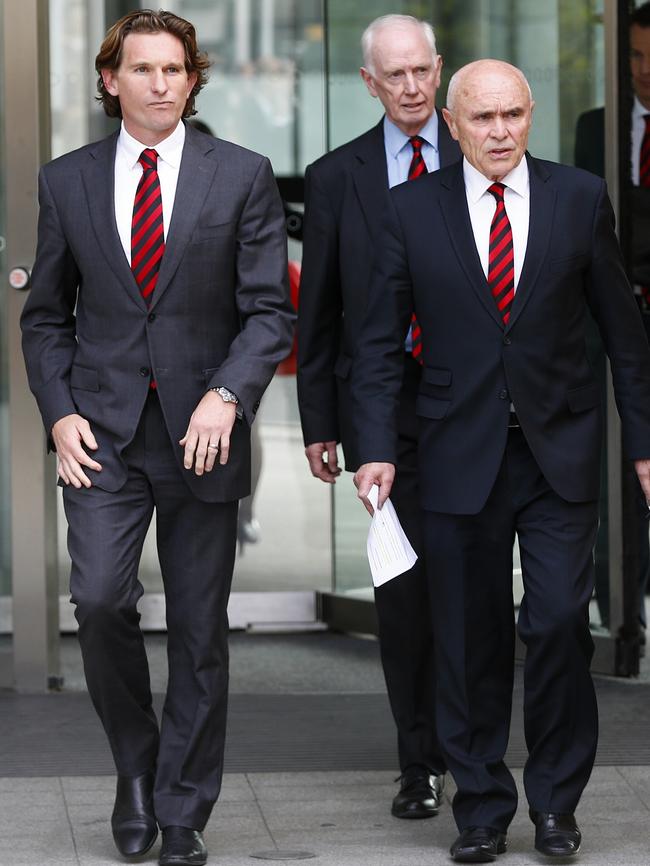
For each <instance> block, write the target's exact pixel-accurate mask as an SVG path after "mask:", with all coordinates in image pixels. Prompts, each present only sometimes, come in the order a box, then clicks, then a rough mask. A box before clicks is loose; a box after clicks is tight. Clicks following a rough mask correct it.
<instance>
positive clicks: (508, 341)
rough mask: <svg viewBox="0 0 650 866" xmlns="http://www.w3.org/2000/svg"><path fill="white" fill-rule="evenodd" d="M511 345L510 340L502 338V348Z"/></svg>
mask: <svg viewBox="0 0 650 866" xmlns="http://www.w3.org/2000/svg"><path fill="white" fill-rule="evenodd" d="M511 343H512V340H511V339H510V337H504V338H503V345H504V346H509V345H510V344H511Z"/></svg>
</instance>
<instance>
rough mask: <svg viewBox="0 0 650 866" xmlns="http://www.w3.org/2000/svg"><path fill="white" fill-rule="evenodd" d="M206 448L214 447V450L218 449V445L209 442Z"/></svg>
mask: <svg viewBox="0 0 650 866" xmlns="http://www.w3.org/2000/svg"><path fill="white" fill-rule="evenodd" d="M208 448H214V449H215V450H216V451H218V450H219V446H218V445H213V444H212V442H210V443H209V445H208Z"/></svg>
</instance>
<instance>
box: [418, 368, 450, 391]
mask: <svg viewBox="0 0 650 866" xmlns="http://www.w3.org/2000/svg"><path fill="white" fill-rule="evenodd" d="M422 381H423V382H426V383H427V385H442V386H443V387H444V386H446V385H451V370H445V369H443V368H441V367H425V368H424V369H423V370H422Z"/></svg>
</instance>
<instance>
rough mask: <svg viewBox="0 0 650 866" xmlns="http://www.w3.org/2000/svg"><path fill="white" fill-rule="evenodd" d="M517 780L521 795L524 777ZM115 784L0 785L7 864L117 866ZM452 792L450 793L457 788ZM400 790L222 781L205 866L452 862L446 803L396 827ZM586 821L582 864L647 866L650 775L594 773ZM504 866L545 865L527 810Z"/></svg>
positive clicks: (312, 779)
mask: <svg viewBox="0 0 650 866" xmlns="http://www.w3.org/2000/svg"><path fill="white" fill-rule="evenodd" d="M516 775H517V778H518V783H519V784H520V787H521V773H520V772H518V773H517V774H516ZM113 784H114V783H113V780H112V779H110V778H108V777H84V778H75V777H65V778H50V779H29V780H26V779H4V780H0V864H2V866H49V864H57V866H100V864H101V866H104V864H113V863H116V862H119V859H120V858H119V856H118V855H117V852H116V851H115V849H114V847H113V842H112V839H111V833H110V824H109V816H110V811H111V808H112V799H113ZM448 787H449V790H448V792H447V794H448V795H450V794H451V793H452V788H453V786H452V785H449V786H448ZM394 789H395V785H394V784H393V782H392V780H391V778H390V775H389V774H387V773H377V772H372V773H316V774H301V773H286V774H285V773H273V774H246V775H243V774H242V775H236V774H232V775H229V776H226V778H225V779H224V785H223V791H222V795H221V798H220V800H219V802H218V804H217V806H216V808H215V810H214V812H213V815H212V818H211V819H210V822H209V824H208V826H207V828H206V832H205V839H206V843H207V845H208V849H209V852H210V858H209V863H210V864H213V866H244V864H251V866H252V864H254V863H255V862H260V863H261V862H263V861H261V860H256V859H251V858H253V857H254V855H256V854H259V853H265V852H271V853H273V852H275V855H276V858H277V856H278V855H279V856H280V857H284V859H281V860H280V861H279V862H299V861H293V860H292V861H289V860H288V859H287V855H288V854H291V853H295V852H305V853H309V854H313V855H315V856H316V859H315V860H314V862H315V863H318V864H320V866H437V864H446V863H449V862H450V859H449V855H448V847H449V844H450V843H451V842H452V841H453V839H454V837H455V827H454V825H453V819H452V815H451V809H450V807H449V803H448V802H447V803H446V805H445V807H444V808H443V810H442V811H441V813H440V815H439V816H438V817H437V818H433V819H430V820H427V821H399V820H397V819H395V818H392V817H391V816H390V814H389V811H388V808H389V804H390V799H391V797H392V795H393V792H394ZM578 819H579V822H580V825H581V827H582V830H583V836H584V843H583V849H582V852H581V854H580V856H579V858H578V860H577V861H576V862H579V863H580V864H581V866H587V864H588V866H615V864H625V866H648V862H650V857H649V855H648V830H647V828H648V824H649V822H650V772H648V769H647V768H635V767H625V768H615V767H606V768H603V767H601V768H597V769H596V771H595V773H594V776H593V778H592V781H591V783H590V785H589V787H588V789H587V792H586V793H585V796H584V798H583V802H582V804H581V807H580V811H579V813H578ZM26 840H27V841H26ZM158 849H159V846H158V844H156V845H155V846H154V848H153V849H152V851H151V853H150V854H149V855H148V856H147V857H145V858H143V859H142V860H141V861H139V862H142V863H155V862H156V858H157V853H158ZM282 852H286V853H284V854H282ZM274 859H275V858H274ZM276 862H278V861H277V860H276ZM302 862H307V861H306V859H305V860H303V861H302ZM499 862H500V863H503V864H504V866H506V864H512V866H528V864H539V863H542V862H545V861H544V858H542V857H540V856H539V855H537V854H536V853H535V852H534V850H533V848H532V825H531V824H530V821H529V820H528V818H527V815H526V809H525V806H523V805H520V808H519V811H518V813H517V815H516V817H515V820H514V822H513V824H512V826H511V831H510V834H509V849H508V852H507V853H506V854H505V855H503V856H502V857H500V858H499Z"/></svg>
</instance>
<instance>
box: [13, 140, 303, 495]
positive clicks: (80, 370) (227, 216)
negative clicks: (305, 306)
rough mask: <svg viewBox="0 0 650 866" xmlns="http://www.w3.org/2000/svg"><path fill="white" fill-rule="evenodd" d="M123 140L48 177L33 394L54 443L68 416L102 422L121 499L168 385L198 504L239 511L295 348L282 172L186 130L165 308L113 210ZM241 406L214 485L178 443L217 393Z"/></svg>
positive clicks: (172, 425)
mask: <svg viewBox="0 0 650 866" xmlns="http://www.w3.org/2000/svg"><path fill="white" fill-rule="evenodd" d="M116 144H117V133H116V134H114V135H112V136H109V137H108V138H106V139H104V140H102V141H99V142H95V143H94V144H89V145H87V146H86V147H82V148H81V149H79V150H77V151H74V152H73V153H69V154H66V155H65V156H62V157H60V158H59V159H56V160H54V161H53V162H51V163H49V164H48V165H46V166H44V167H43V168H42V169H41V174H40V178H39V201H40V216H39V229H38V249H37V251H36V260H35V264H34V270H33V273H32V289H31V293H30V295H29V297H28V299H27V303H26V304H25V308H24V311H23V316H22V321H21V325H22V328H23V350H24V353H25V360H26V364H27V372H28V376H29V383H30V387H31V389H32V391H33V392H34V395H35V397H36V400H37V402H38V406H39V409H40V411H41V414H42V417H43V423H44V425H45V429H46V431H47V432H48V434H49V432H50V430H51V429H52V426H53V424H54V423H55V422H56V421H57V420H58V419H59V418H62V417H63V416H65V415H68V414H71V413H79V414H80V415H81V416H82V417H84V418H86V419H87V420H88V421H89V422H90V426H91V429H92V430H93V433H94V435H95V438H96V439H97V442H98V444H99V449H98V450H97V451H95V452H93V457H95V458H96V459H97V460H98V461H99V462H100V463H101V464H102V467H103V468H102V471H101V472H99V473H98V472H93V471H92V470H85V471H86V474H87V475H88V476H89V477H90V478H91V480H92V482H93V484H96V485H97V486H99V487H102V488H104V489H105V490H109V491H115V490H118V489H119V488H120V487H121V486H122V485H123V484H124V482H125V480H126V476H127V470H126V466H125V464H124V461H123V460H122V456H121V455H122V452H123V450H124V448H125V447H126V445H127V444H128V443H129V442H130V441H131V439H132V438H133V435H134V433H135V430H136V428H137V425H138V421H139V419H140V415H141V413H142V408H143V406H144V402H145V400H146V397H147V394H148V392H149V380H150V374H153V376H154V377H155V380H156V382H157V386H158V395H159V398H160V403H161V406H162V410H163V414H164V416H165V422H166V424H167V428H168V431H169V435H170V437H171V440H172V443H173V444H174V447H175V451H176V457H177V460H178V464H179V466H180V467H181V469H182V471H183V475H184V478H185V479H186V481H187V483H188V485H189V486H190V488H191V489H192V491H193V492H194V493H195V495H196V496H197V497H198V498H200V499H203V500H205V501H212V502H215V501H230V500H233V499H239V498H241V497H242V496H246V495H247V493H248V492H249V490H250V444H249V432H250V431H249V425H250V424H251V423H252V421H253V418H254V415H255V412H256V411H257V407H258V405H259V401H260V398H261V396H262V393H263V391H264V389H265V388H266V386H267V384H268V382H269V380H270V378H271V376H272V375H273V372H274V370H275V367H276V365H277V364H278V362H279V361H281V360H282V359H283V358H284V357H285V356H286V354H287V352H288V351H289V348H290V346H291V336H292V333H291V332H292V321H293V312H292V309H291V305H290V302H289V298H288V286H287V258H286V232H285V228H284V214H283V209H282V203H281V201H280V196H279V194H278V191H277V186H276V184H275V180H274V178H273V173H272V170H271V166H270V163H269V161H268V160H267V159H266V158H264V157H262V156H260V155H259V154H255V153H252V152H251V151H248V150H245V149H244V148H241V147H238V146H237V145H234V144H229V143H228V142H225V141H221V140H219V139H215V138H212V136H208V135H204V134H203V133H201V132H198V131H197V130H195V129H192V128H191V127H187V126H186V129H185V145H184V149H183V156H182V160H181V165H180V170H179V177H178V185H177V188H176V197H175V201H174V211H173V214H172V219H171V223H170V226H169V232H168V235H167V239H166V244H165V253H164V256H163V259H162V264H161V268H160V273H159V276H158V283H157V285H156V290H155V293H154V295H153V299H152V303H151V306H150V307H147V305H146V303H145V302H144V300H143V298H142V296H141V294H140V291H139V288H138V285H137V283H136V281H135V279H134V277H133V274H132V272H131V268H130V266H129V263H128V260H127V258H126V256H125V255H124V250H123V248H122V245H121V242H120V238H119V235H118V231H117V225H116V222H115V206H114V199H113V185H114V163H115V148H116ZM218 385H225V386H227V387H228V388H230V389H231V390H232V391H234V392H235V393H236V394H237V396H238V397H239V399H240V402H241V406H242V409H243V411H244V419H243V422H242V423H238V424H235V427H234V429H233V434H232V438H231V450H230V457H229V460H228V463H227V465H226V466H220V465H219V464H215V468H214V470H213V471H212V472H209V473H205V474H204V475H202V476H201V477H199V476H197V475H195V474H194V472H191V471H188V470H186V469H183V449H182V448H181V447H180V445H178V441H179V439H181V438H182V436H183V435H184V433H185V430H186V428H187V424H188V422H189V419H190V415H191V414H192V412H193V411H194V409H195V408H196V405H197V404H198V402H199V401H200V399H201V397H202V396H203V394H205V392H206V390H207V389H208V388H210V387H214V386H218Z"/></svg>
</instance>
